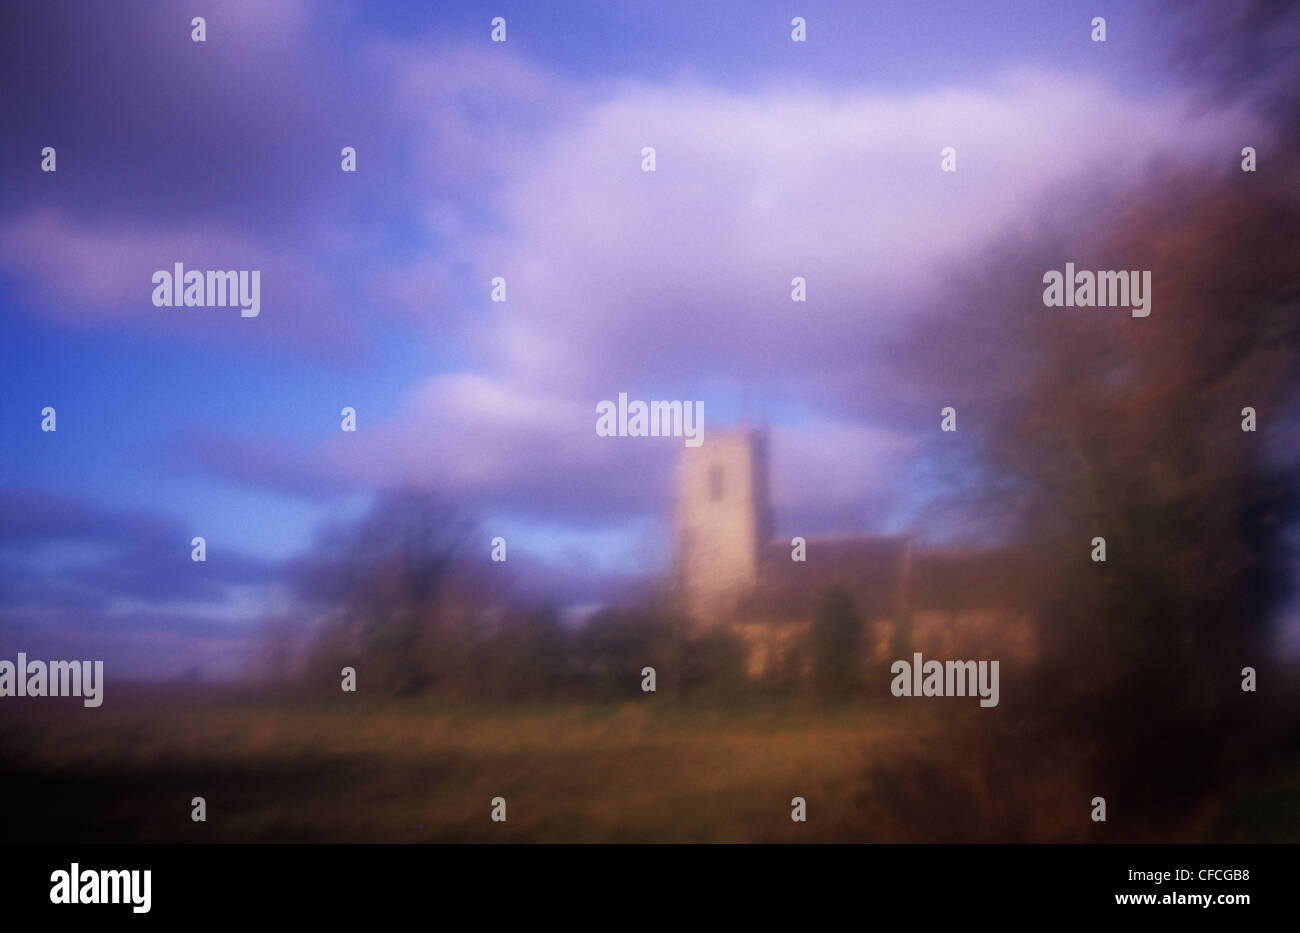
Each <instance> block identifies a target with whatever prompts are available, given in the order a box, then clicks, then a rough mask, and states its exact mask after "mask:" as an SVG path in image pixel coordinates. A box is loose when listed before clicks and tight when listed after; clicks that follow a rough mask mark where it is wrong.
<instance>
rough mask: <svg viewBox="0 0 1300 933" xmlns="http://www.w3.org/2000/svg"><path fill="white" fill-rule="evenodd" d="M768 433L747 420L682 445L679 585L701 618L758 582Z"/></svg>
mask: <svg viewBox="0 0 1300 933" xmlns="http://www.w3.org/2000/svg"><path fill="white" fill-rule="evenodd" d="M767 479H768V477H767V437H766V435H765V434H764V433H763V432H759V431H753V430H749V429H747V428H742V429H738V430H735V431H724V432H714V433H712V434H707V435H705V438H704V443H703V444H701V445H700V446H699V447H687V448H685V449H684V450H683V453H682V461H681V467H680V474H679V486H678V496H677V513H676V518H675V524H676V529H675V531H676V545H677V547H676V553H677V578H678V586H679V590H680V593H681V595H682V598H683V601H684V603H685V608H686V610H687V612H688V613H690V615H691V616H692V617H693V618H694V619H695V621H697V622H700V623H705V624H708V623H711V622H713V621H715V620H717V618H718V617H720V616H722V615H725V614H726V613H727V612H729V611H730V610H731V609H732V608H734V606H735V604H736V602H737V601H738V600H739V599H740V598H741V597H743V596H744V595H746V594H747V593H748V592H749V591H750V590H751V589H752V588H753V587H754V585H755V584H756V583H757V582H758V570H759V560H760V557H761V554H762V550H763V547H764V545H765V543H766V542H767V536H768V531H769V524H770V523H769V507H768V498H767Z"/></svg>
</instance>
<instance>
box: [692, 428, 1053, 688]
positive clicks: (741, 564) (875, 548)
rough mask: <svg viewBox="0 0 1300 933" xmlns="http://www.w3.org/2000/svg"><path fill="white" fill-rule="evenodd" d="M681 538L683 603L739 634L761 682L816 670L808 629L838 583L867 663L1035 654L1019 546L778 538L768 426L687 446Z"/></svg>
mask: <svg viewBox="0 0 1300 933" xmlns="http://www.w3.org/2000/svg"><path fill="white" fill-rule="evenodd" d="M674 538H675V567H674V581H675V591H676V594H677V598H678V602H679V604H680V605H681V607H682V609H683V610H684V611H685V613H686V615H687V616H688V617H689V618H690V619H691V620H692V621H693V623H694V624H696V625H697V626H700V627H701V628H711V627H721V628H723V629H725V630H727V631H730V632H731V633H732V634H734V635H736V636H738V637H739V638H741V640H742V641H743V642H744V643H745V645H746V651H747V666H748V671H749V675H750V677H751V678H753V679H755V680H767V681H773V682H791V681H799V680H802V679H804V678H806V677H807V676H808V672H809V670H810V665H811V655H810V651H809V646H808V636H809V632H810V630H811V628H812V624H813V620H814V619H815V618H816V615H817V611H818V607H819V606H820V604H821V601H822V599H823V598H824V596H825V594H826V593H827V592H828V591H829V590H830V589H831V588H832V587H835V586H837V585H838V586H841V587H843V588H844V589H845V590H846V591H847V592H848V593H849V594H850V595H851V596H852V599H853V606H854V610H855V612H856V615H857V617H858V620H859V622H860V623H861V624H862V625H863V626H864V630H865V635H866V649H865V651H864V659H863V660H864V664H865V665H866V666H867V667H868V668H872V669H875V668H876V667H877V666H878V665H882V664H883V665H884V668H883V669H886V670H887V669H888V664H889V662H890V661H891V660H892V659H894V658H899V657H911V654H912V652H913V651H923V652H924V653H925V654H926V656H928V657H940V658H944V657H947V658H957V657H970V658H986V659H1001V660H1004V661H1011V662H1016V661H1029V660H1031V659H1032V658H1033V657H1034V656H1035V655H1036V644H1035V637H1034V628H1033V625H1032V624H1031V621H1030V615H1029V612H1028V610H1027V607H1022V606H1016V605H1014V601H1013V600H1012V599H1011V598H1010V596H1009V594H1012V593H1016V592H1019V588H1017V587H1015V586H1012V585H1011V584H1012V582H1013V581H1014V580H1015V574H1016V560H1015V558H1014V556H1013V555H1012V554H1010V553H1009V552H1006V551H1003V550H1000V549H969V548H964V549H924V548H918V547H917V546H916V545H915V542H914V540H913V537H912V536H911V535H894V536H884V537H852V538H806V539H800V538H798V537H792V538H791V539H773V538H772V522H771V512H770V506H769V497H768V436H767V433H766V431H763V430H756V429H750V428H740V429H736V430H732V431H723V432H718V431H714V432H711V433H710V434H709V436H708V437H707V438H706V439H705V441H704V443H703V444H702V445H701V446H699V447H695V448H688V449H686V450H684V451H683V454H682V460H681V463H680V473H679V477H678V497H677V507H676V514H675V516H674ZM801 541H802V546H801Z"/></svg>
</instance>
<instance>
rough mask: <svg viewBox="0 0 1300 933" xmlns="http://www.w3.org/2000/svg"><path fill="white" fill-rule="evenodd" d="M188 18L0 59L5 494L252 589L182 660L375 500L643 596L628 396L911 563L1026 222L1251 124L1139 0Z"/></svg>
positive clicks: (659, 529) (192, 610)
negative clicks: (185, 557)
mask: <svg viewBox="0 0 1300 933" xmlns="http://www.w3.org/2000/svg"><path fill="white" fill-rule="evenodd" d="M204 6H205V7H206V9H205V10H201V11H195V12H196V13H201V14H203V15H206V17H207V22H208V26H207V29H208V35H207V41H206V42H205V43H201V44H200V43H194V42H191V41H190V37H189V25H188V18H189V16H190V15H191V14H190V12H185V14H184V15H183V16H182V15H181V11H178V10H175V9H168V8H165V7H158V6H157V5H153V4H122V5H114V6H113V7H111V8H107V7H105V8H87V7H86V6H85V5H81V4H72V5H63V4H49V5H45V4H41V5H35V4H33V5H29V6H26V7H23V8H22V9H21V10H20V11H19V13H18V15H17V16H16V23H15V25H14V28H12V29H10V30H9V31H8V33H7V35H6V38H5V40H4V41H5V42H6V43H8V47H2V46H0V52H3V56H2V57H3V58H4V60H5V64H4V65H3V66H0V69H2V70H3V72H4V86H5V89H6V96H7V97H8V98H9V105H8V106H7V108H6V110H7V115H6V126H7V127H8V131H7V132H5V133H3V134H0V135H3V139H2V140H0V157H2V158H3V160H4V163H5V171H4V172H3V174H2V177H0V315H3V319H4V324H5V328H4V339H3V343H2V345H0V388H2V395H3V398H4V399H5V402H6V407H7V408H8V410H9V411H10V414H11V417H9V418H7V419H4V420H3V421H0V448H2V449H3V451H4V455H3V458H2V459H0V485H3V487H4V488H5V489H6V490H9V491H10V493H11V495H15V496H18V497H26V498H31V497H32V496H37V495H39V496H49V497H53V500H52V501H54V500H57V501H62V502H67V503H75V504H76V505H77V508H79V509H80V512H79V513H78V514H80V515H81V516H82V519H81V520H80V521H81V522H82V523H81V524H77V522H76V521H72V520H71V519H69V522H70V525H69V528H68V530H66V531H65V532H60V533H59V534H64V535H65V543H66V542H74V541H77V540H80V539H83V538H93V537H94V534H92V533H91V532H90V531H87V528H89V527H91V526H94V521H92V519H91V516H92V515H97V514H99V512H100V511H102V510H112V511H113V512H114V513H123V514H126V513H129V514H131V515H135V516H141V517H149V520H152V519H153V518H156V519H157V520H158V521H159V522H164V523H171V525H174V528H175V532H176V535H177V540H176V542H175V546H176V548H177V549H178V553H182V554H187V553H188V540H189V537H190V536H191V535H193V534H202V535H204V536H206V537H207V539H208V542H209V548H210V553H211V554H212V555H213V556H212V557H210V560H214V561H215V560H217V559H219V558H221V556H222V555H226V554H238V555H240V556H241V557H243V558H246V559H247V560H249V561H250V562H253V563H254V564H259V565H262V566H265V567H266V568H268V570H267V579H266V580H262V581H260V582H259V581H256V580H253V579H252V577H253V576H256V575H255V574H252V572H251V570H250V572H249V577H248V578H240V579H238V580H234V579H232V580H231V581H228V584H227V586H228V587H229V588H228V589H226V590H224V591H221V593H220V594H218V595H215V596H214V595H212V594H210V593H209V594H206V595H203V594H200V595H199V596H196V598H195V600H194V601H192V602H191V603H189V604H187V605H186V606H185V607H182V608H177V609H176V610H175V622H174V624H173V627H174V628H175V629H177V630H183V629H184V626H185V625H186V624H189V623H187V621H186V620H187V619H189V620H191V621H193V620H194V619H198V618H208V617H220V618H224V619H228V620H231V621H233V622H235V623H238V622H240V621H241V620H242V621H251V620H252V618H253V617H255V616H256V614H257V607H258V606H259V605H261V604H262V603H259V600H262V601H263V603H265V604H269V603H270V602H271V601H272V600H273V595H271V590H273V589H274V580H273V577H274V573H273V568H274V567H275V566H276V565H277V564H278V562H282V561H284V560H287V559H289V558H292V557H294V556H296V555H300V554H301V553H303V552H304V551H305V550H306V549H308V548H309V547H310V546H311V543H312V541H313V539H314V537H315V535H316V532H317V529H318V528H319V527H320V526H321V524H322V523H323V522H326V521H336V520H339V519H341V518H345V517H347V516H349V515H356V514H359V513H360V512H361V511H362V510H364V508H365V507H366V504H367V503H368V502H369V500H370V498H371V497H372V496H373V495H374V493H375V492H377V491H378V490H380V489H383V488H386V487H389V486H393V485H401V484H412V483H414V484H429V485H431V486H434V487H436V488H439V489H441V490H443V491H444V493H445V494H446V495H447V496H448V498H449V499H450V500H451V501H453V502H455V503H456V504H457V505H458V506H460V507H462V508H464V509H465V510H466V511H467V512H470V513H471V514H474V515H476V516H478V517H479V518H480V520H481V521H482V522H483V525H484V528H485V529H487V530H486V531H485V536H486V537H490V536H491V535H492V534H497V533H508V534H509V535H510V537H511V540H512V546H513V547H515V548H517V550H518V552H520V553H523V554H527V555H531V556H532V557H533V558H535V559H536V560H538V561H542V562H549V563H551V564H552V565H554V566H556V567H564V568H568V570H567V571H566V572H573V573H580V572H591V573H597V572H598V573H620V572H622V573H631V572H637V571H640V570H646V569H649V570H652V571H653V570H657V569H662V567H663V566H664V565H665V563H666V560H667V555H668V547H667V534H668V507H669V505H670V503H671V474H672V466H673V463H674V460H675V457H676V455H677V450H678V448H677V447H676V446H675V445H674V444H671V443H667V442H660V443H656V444H654V445H650V444H647V445H646V446H644V447H641V448H638V449H636V450H634V451H630V450H629V449H627V448H626V447H624V448H618V449H611V448H610V447H608V446H604V447H597V446H593V444H594V441H595V438H594V437H593V435H592V431H591V423H592V421H593V412H594V405H595V403H596V402H597V401H599V400H601V399H604V398H615V397H616V396H617V393H618V392H620V391H627V392H629V393H630V394H631V395H632V396H633V397H641V398H681V399H695V398H700V399H703V400H704V401H705V409H706V423H707V424H708V425H710V426H713V427H716V426H722V425H727V424H731V423H734V422H735V421H736V420H737V419H738V418H739V417H740V415H741V413H742V411H748V412H750V413H751V414H753V415H754V416H755V417H763V418H766V419H767V420H768V421H769V422H770V423H771V424H772V426H773V429H774V448H775V449H774V454H773V456H774V487H775V488H774V490H773V495H774V498H775V503H776V507H777V520H778V527H779V528H781V529H782V530H784V531H797V532H802V533H808V534H822V533H837V532H839V533H843V532H855V533H856V532H884V531H899V530H919V531H921V532H923V533H924V531H925V529H915V528H914V523H915V521H916V515H917V514H919V512H918V508H919V506H921V505H923V504H924V502H925V500H926V498H927V494H928V492H929V491H930V490H929V489H928V487H927V485H926V484H927V483H928V482H930V480H929V479H928V477H930V475H931V472H930V466H931V464H930V463H929V458H930V457H931V452H930V451H929V448H928V447H927V443H928V442H927V441H926V440H925V437H926V435H925V434H924V432H922V431H921V430H919V429H918V427H917V423H918V422H917V418H918V414H917V413H918V412H922V411H923V412H925V413H926V415H925V417H926V418H929V417H931V414H930V413H932V412H935V411H937V409H938V407H939V406H938V405H937V404H936V401H938V400H936V399H933V398H930V397H928V396H926V394H925V391H924V389H923V387H921V386H919V385H917V386H913V385H911V384H909V383H908V382H907V380H906V378H905V377H902V378H900V374H899V372H898V371H897V370H896V369H894V368H892V367H891V365H890V364H891V360H892V358H893V354H894V350H893V349H892V348H893V346H894V341H895V339H896V338H898V337H899V336H901V335H902V334H904V333H906V332H907V331H908V330H909V329H911V328H914V327H917V326H918V325H919V324H920V323H921V322H923V321H924V320H925V319H926V315H928V314H932V313H933V312H934V309H935V308H936V307H939V308H943V307H945V306H947V305H945V302H948V303H949V304H950V296H948V294H947V292H946V291H945V289H946V288H947V286H948V284H949V277H950V274H951V271H952V270H953V269H954V268H956V267H957V266H958V265H959V264H961V263H968V262H970V261H972V259H973V258H974V257H977V256H978V255H979V254H980V251H981V250H984V249H987V248H989V246H990V245H991V244H993V243H995V242H996V241H997V239H998V238H999V237H1001V236H1004V235H1006V234H1007V233H1008V231H1015V230H1017V229H1025V228H1026V227H1031V228H1032V227H1034V226H1036V225H1045V226H1046V227H1047V228H1050V229H1060V230H1064V231H1067V233H1068V231H1070V230H1071V227H1072V220H1071V218H1072V216H1073V214H1072V211H1073V205H1071V204H1069V203H1064V202H1063V201H1062V200H1061V199H1059V198H1057V197H1055V195H1057V194H1059V193H1060V192H1063V191H1068V192H1070V197H1074V196H1086V195H1088V194H1094V195H1095V194H1097V193H1103V196H1104V193H1113V192H1116V191H1122V190H1124V188H1125V185H1126V184H1129V183H1131V181H1132V179H1133V178H1135V177H1137V176H1138V174H1139V172H1140V171H1141V170H1142V167H1143V166H1144V165H1146V164H1148V162H1149V160H1151V159H1153V158H1158V157H1161V156H1170V155H1171V156H1172V157H1174V158H1176V159H1180V160H1184V161H1187V162H1188V163H1191V164H1202V163H1209V164H1214V163H1217V162H1218V161H1220V160H1223V159H1226V158H1230V157H1231V153H1233V152H1234V151H1235V150H1236V148H1237V147H1238V146H1239V143H1240V138H1241V136H1242V134H1243V133H1245V132H1248V131H1249V130H1250V129H1251V128H1252V126H1253V124H1252V117H1251V116H1250V115H1249V114H1247V113H1244V112H1239V111H1229V112H1207V111H1205V110H1204V108H1201V107H1199V104H1200V103H1201V101H1200V99H1199V98H1198V96H1197V94H1196V93H1195V89H1188V88H1186V87H1185V86H1184V84H1183V82H1182V81H1180V80H1178V79H1176V78H1175V77H1173V75H1172V73H1171V72H1170V70H1169V68H1168V64H1167V55H1166V52H1167V49H1168V29H1169V26H1170V23H1169V22H1168V20H1167V17H1163V16H1162V15H1160V9H1159V8H1151V7H1146V6H1140V5H1136V4H1128V3H1125V4H1116V5H1113V6H1114V8H1113V9H1106V8H1105V5H1104V4H1103V5H1101V6H1098V5H1097V4H1096V3H1087V4H1083V3H1070V2H1061V3H1050V4H1048V3H1010V2H1008V3H986V4H971V3H937V4H922V3H914V2H907V3H870V4H865V3H803V2H800V3H797V4H790V3H767V2H763V3H748V2H745V3H742V2H734V3H699V2H673V3H656V4H653V5H641V4H597V3H548V4H545V5H544V6H543V5H539V4H535V3H493V4H488V5H484V4H428V3H382V4H379V3H375V4H362V3H349V4H331V5H321V4H307V3H294V2H267V3H261V2H246V3H220V2H211V3H206V4H204ZM496 15H501V16H505V17H506V19H507V23H508V41H507V43H505V44H503V45H494V44H493V43H491V42H490V41H489V38H488V37H489V31H490V26H489V21H490V19H491V17H492V16H496ZM795 15H799V16H803V17H805V18H806V19H807V22H808V42H807V43H806V44H795V43H792V42H790V40H789V30H790V26H789V23H790V19H791V17H792V16H795ZM1096 15H1103V16H1105V17H1106V18H1107V30H1108V37H1107V42H1106V43H1104V44H1102V43H1094V42H1091V41H1090V40H1089V32H1090V25H1089V23H1090V21H1091V18H1092V17H1093V16H1096ZM946 144H953V145H956V146H957V147H958V149H959V152H960V158H961V160H962V163H961V171H960V172H959V173H958V174H957V175H956V176H952V177H945V176H942V175H940V174H939V173H938V172H937V170H936V166H937V161H938V152H939V148H940V147H941V146H942V145H946ZM45 145H53V146H55V147H56V148H57V151H58V159H59V163H58V171H57V172H56V173H52V174H45V173H41V172H40V171H39V170H38V166H39V158H38V153H39V152H40V149H41V147H43V146H45ZM344 145H352V146H355V147H356V148H357V150H358V164H359V171H358V172H357V173H356V174H355V175H345V174H344V173H342V172H341V171H339V150H340V148H341V146H344ZM642 145H655V146H657V148H658V153H659V163H660V166H659V171H658V172H657V173H656V175H655V176H654V177H653V178H647V177H645V176H644V175H643V173H641V172H639V170H638V162H639V151H640V147H641V146H642ZM647 182H650V184H652V185H653V186H654V187H650V186H648V185H647ZM173 261H184V262H185V263H186V264H187V266H189V267H190V268H258V269H261V270H262V278H263V282H264V286H263V312H262V315H261V316H259V317H258V318H256V319H241V318H240V317H239V315H238V313H237V312H230V311H224V310H218V309H202V310H190V311H185V310H183V309H158V308H154V307H152V306H151V304H150V302H149V295H150V291H151V288H150V284H149V282H150V278H149V276H150V272H151V270H153V269H159V268H169V267H170V264H171V262H173ZM794 274H805V275H807V276H808V277H809V280H810V294H811V295H812V296H813V298H812V299H811V301H810V307H809V310H808V315H807V316H805V317H803V318H797V317H793V316H792V315H791V314H790V311H789V302H788V291H789V281H790V277H791V275H794ZM493 275H504V276H506V277H507V278H508V280H509V282H510V299H509V301H508V302H507V303H506V304H504V305H496V304H493V303H492V302H491V301H489V299H488V285H487V283H488V281H489V280H490V278H491V277H492V276H493ZM950 310H951V309H950ZM801 313H802V311H801ZM46 405H53V406H55V407H56V408H57V411H58V431H57V433H56V434H52V435H51V434H44V433H42V432H40V431H39V422H40V411H41V409H42V408H43V407H44V406H46ZM345 405H347V406H353V407H355V408H356V409H357V411H358V418H359V431H358V432H357V433H356V434H355V435H343V434H342V433H341V432H340V431H339V411H340V409H341V408H342V407H343V406H345ZM143 520H144V519H143V518H142V521H143ZM171 525H169V526H168V527H171ZM6 546H7V547H10V548H11V549H13V548H20V547H23V546H25V545H22V544H21V543H14V542H10V543H9V544H8V545H6ZM250 566H251V565H250ZM188 569H189V568H184V567H183V566H182V570H181V571H178V572H184V571H186V570H188ZM74 572H75V568H74ZM51 579H54V578H53V577H52V578H51ZM241 587H246V588H247V589H240V588H241ZM257 587H262V588H263V589H262V590H260V591H259V590H257ZM259 592H260V595H258V594H259ZM100 597H101V600H100V603H99V606H100V610H101V611H102V612H104V613H105V616H104V618H105V619H107V620H108V622H107V623H106V624H107V625H109V626H110V627H111V625H112V624H114V623H113V622H112V620H113V619H114V618H120V617H121V613H122V612H124V611H127V610H124V609H123V608H122V606H123V603H122V601H121V598H120V597H121V594H114V593H113V592H111V587H110V588H109V589H106V590H105V591H104V592H103V593H101V594H100ZM200 597H201V598H200ZM140 598H143V597H140ZM205 600H206V601H205ZM157 603H158V605H159V606H162V605H163V601H162V600H161V599H160V600H158V601H157ZM133 605H134V604H133ZM20 608H21V612H22V613H26V615H25V616H23V618H24V619H28V620H29V621H30V620H36V619H38V618H40V617H41V610H42V609H43V608H45V607H42V606H41V605H40V604H39V597H36V596H33V597H31V598H29V599H28V601H27V602H26V603H24V604H23V605H22V606H21V607H20ZM11 609H13V606H12V604H11ZM14 611H18V610H17V609H15V610H14ZM169 611H170V610H169ZM114 613H117V615H114ZM31 624H35V622H31ZM182 656H184V657H188V656H187V655H185V652H184V651H183V650H180V649H178V650H177V653H176V657H177V658H181V657H182ZM177 663H179V661H178V662H177Z"/></svg>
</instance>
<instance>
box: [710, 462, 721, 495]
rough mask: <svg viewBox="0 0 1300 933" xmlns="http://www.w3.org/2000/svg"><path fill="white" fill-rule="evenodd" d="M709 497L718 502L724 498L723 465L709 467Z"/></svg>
mask: <svg viewBox="0 0 1300 933" xmlns="http://www.w3.org/2000/svg"><path fill="white" fill-rule="evenodd" d="M709 498H710V499H712V500H713V501H714V502H717V501H718V500H719V499H721V498H722V467H720V466H717V465H716V464H715V465H713V466H711V467H709Z"/></svg>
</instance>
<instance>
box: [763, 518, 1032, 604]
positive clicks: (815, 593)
mask: <svg viewBox="0 0 1300 933" xmlns="http://www.w3.org/2000/svg"><path fill="white" fill-rule="evenodd" d="M792 550H793V548H792V546H791V545H790V544H789V543H788V542H785V541H770V542H768V543H767V544H766V545H765V546H764V547H763V548H762V551H761V553H760V556H759V565H758V583H757V586H756V587H755V588H754V590H753V592H752V593H751V594H750V595H749V597H748V598H747V599H745V600H744V602H743V603H742V605H741V606H740V610H741V612H742V613H743V614H745V615H747V616H749V617H750V618H755V619H762V618H768V619H782V620H784V619H792V618H811V617H812V616H814V615H815V614H816V612H817V607H818V606H819V605H820V603H821V600H822V598H823V597H824V595H825V593H826V591H827V590H829V589H830V588H831V587H832V586H835V585H837V584H838V585H840V586H843V587H844V588H845V589H847V590H848V591H849V593H850V594H851V595H852V596H853V603H854V608H855V609H856V611H857V613H858V615H859V617H860V618H863V619H876V618H894V617H897V616H899V615H900V614H901V613H902V612H903V610H904V608H906V609H907V610H908V611H916V610H926V609H936V610H971V609H983V608H1009V605H1008V602H1009V599H1010V596H1011V594H1013V593H1016V592H1020V591H1021V588H1020V587H1017V586H1014V585H1013V584H1014V583H1015V582H1016V577H1015V573H1016V571H1015V567H1016V562H1015V561H1014V559H1013V557H1012V555H1011V554H1010V553H1008V552H1007V551H1004V550H1001V549H975V548H957V549H949V550H921V549H916V548H914V546H913V543H912V540H911V539H910V538H909V537H907V536H888V537H861V538H809V539H808V540H807V551H806V558H807V559H806V560H804V561H795V560H791V559H790V555H791V551H792Z"/></svg>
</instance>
